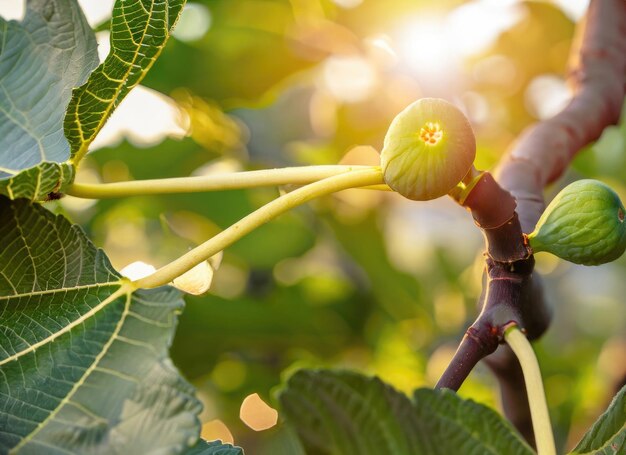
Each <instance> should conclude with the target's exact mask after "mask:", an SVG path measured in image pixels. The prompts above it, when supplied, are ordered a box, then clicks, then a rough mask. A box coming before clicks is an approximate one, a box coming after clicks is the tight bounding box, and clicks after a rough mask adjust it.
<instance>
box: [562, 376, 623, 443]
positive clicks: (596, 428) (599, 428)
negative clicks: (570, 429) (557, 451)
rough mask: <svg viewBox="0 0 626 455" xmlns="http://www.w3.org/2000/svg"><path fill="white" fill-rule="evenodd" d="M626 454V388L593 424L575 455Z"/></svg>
mask: <svg viewBox="0 0 626 455" xmlns="http://www.w3.org/2000/svg"><path fill="white" fill-rule="evenodd" d="M623 453H626V386H624V387H622V390H620V391H619V393H618V394H617V395H616V396H615V398H613V401H612V402H611V404H610V406H609V408H608V409H607V410H606V412H605V413H604V414H602V415H601V416H600V418H599V419H598V420H597V421H596V423H594V424H593V426H592V427H591V428H590V429H589V431H588V432H587V433H586V434H585V436H584V437H583V439H582V440H581V441H580V443H579V444H578V445H577V446H576V448H575V449H574V451H573V452H572V455H573V454H577V455H583V454H594V455H618V454H623Z"/></svg>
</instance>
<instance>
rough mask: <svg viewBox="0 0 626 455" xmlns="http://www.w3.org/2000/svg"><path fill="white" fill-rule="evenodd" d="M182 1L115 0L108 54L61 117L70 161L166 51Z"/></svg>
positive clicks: (80, 155) (82, 151) (76, 159)
mask: <svg viewBox="0 0 626 455" xmlns="http://www.w3.org/2000/svg"><path fill="white" fill-rule="evenodd" d="M184 4H185V0H117V1H116V2H115V7H114V9H113V19H112V22H111V53H110V54H109V56H108V57H107V58H106V60H105V61H104V62H103V63H102V64H101V65H100V66H99V67H98V68H97V69H96V70H95V71H94V72H93V73H92V74H91V76H90V77H89V80H88V81H87V82H86V83H85V84H84V85H83V86H82V87H79V88H77V89H76V90H74V93H73V95H72V100H71V102H70V105H69V106H68V109H67V115H66V117H65V135H66V137H67V138H68V140H69V142H70V144H71V148H72V162H73V163H75V164H76V163H78V162H79V161H80V160H81V159H82V158H83V156H84V155H85V154H86V153H87V149H88V147H89V144H91V142H92V141H93V140H94V139H95V137H96V135H97V134H98V132H99V131H100V130H101V129H102V127H103V126H104V123H105V122H106V120H107V119H108V118H109V116H110V115H111V113H112V112H113V110H114V109H115V108H116V107H117V105H118V104H119V103H120V102H121V101H122V99H124V97H125V96H126V95H127V94H128V92H129V91H130V90H131V89H133V87H136V86H137V85H138V84H139V83H140V82H141V80H142V79H143V78H144V76H145V75H146V73H147V72H148V70H149V69H150V68H151V67H152V65H153V64H154V62H155V61H156V59H157V57H158V56H159V54H160V53H161V51H162V50H163V48H164V47H165V44H166V42H167V40H168V38H169V36H170V32H171V31H172V29H173V28H174V25H175V24H176V21H177V20H178V17H179V16H180V13H181V11H182V9H183V6H184Z"/></svg>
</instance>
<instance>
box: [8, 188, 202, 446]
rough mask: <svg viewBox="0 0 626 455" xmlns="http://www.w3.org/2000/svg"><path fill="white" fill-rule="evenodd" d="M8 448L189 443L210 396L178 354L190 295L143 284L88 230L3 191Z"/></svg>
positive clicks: (195, 437) (193, 436)
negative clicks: (118, 266) (198, 391)
mask: <svg viewBox="0 0 626 455" xmlns="http://www.w3.org/2000/svg"><path fill="white" fill-rule="evenodd" d="M0 219H2V220H3V223H2V225H0V238H2V239H3V245H4V247H3V249H2V250H1V251H0V453H47V454H57V453H59V454H60V453H67V452H72V453H81V454H89V453H149V452H151V451H155V450H161V451H172V452H181V451H183V450H185V449H186V448H187V447H189V446H190V445H192V444H193V443H194V442H195V441H196V439H197V436H198V433H199V422H198V418H197V414H198V412H199V410H200V404H199V402H198V401H197V399H196V398H195V397H194V391H193V389H192V387H191V386H190V385H189V384H188V383H187V382H186V381H185V380H184V379H183V378H182V377H181V376H180V375H179V374H178V372H177V370H176V369H175V367H174V366H173V365H172V362H171V360H170V359H169V355H168V348H169V346H170V343H171V340H172V336H173V334H174V330H175V327H176V320H177V314H178V313H179V312H180V311H181V309H182V306H183V301H182V299H181V297H180V294H179V292H178V291H176V290H174V289H172V288H169V287H167V288H160V289H155V290H149V291H148V290H140V291H136V292H133V289H132V287H131V286H130V284H129V282H128V281H127V280H126V279H125V278H122V277H121V276H120V275H119V274H118V273H117V272H116V271H115V270H114V269H113V268H112V266H111V264H110V263H109V260H108V258H107V257H106V255H105V254H104V253H103V252H102V251H101V250H99V249H96V248H95V246H94V245H93V244H92V243H91V242H90V241H89V240H88V239H87V237H86V236H85V235H84V233H83V232H82V230H81V229H80V228H79V227H77V226H73V225H71V224H70V223H69V222H68V221H67V220H66V219H64V218H63V217H61V216H55V215H53V214H51V213H50V212H49V211H47V210H46V209H44V208H43V207H41V206H39V205H37V204H31V203H29V202H28V201H26V200H24V199H19V200H16V201H11V200H9V199H8V198H6V197H4V196H0Z"/></svg>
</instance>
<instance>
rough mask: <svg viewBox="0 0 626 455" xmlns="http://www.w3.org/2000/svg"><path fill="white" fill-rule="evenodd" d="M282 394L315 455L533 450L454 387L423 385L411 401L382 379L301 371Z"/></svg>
mask: <svg viewBox="0 0 626 455" xmlns="http://www.w3.org/2000/svg"><path fill="white" fill-rule="evenodd" d="M279 399H280V403H281V405H282V409H283V411H284V413H285V415H286V417H287V420H288V422H290V423H291V424H292V425H294V426H295V428H296V430H297V431H298V433H299V435H300V437H301V439H302V440H303V442H304V444H305V445H306V446H307V448H308V449H309V450H310V451H311V452H312V453H324V454H341V455H350V454H355V455H356V454H359V455H367V454H372V455H374V454H381V453H393V454H394V455H402V454H407V455H408V454H410V455H420V454H424V455H438V454H441V455H448V454H451V453H462V454H464V455H484V454H493V455H501V454H507V455H531V454H533V451H532V450H531V449H530V447H528V446H527V445H526V444H525V443H524V442H523V441H522V440H521V439H520V437H519V436H518V435H517V433H515V432H514V430H513V428H512V427H511V425H510V424H509V423H508V422H506V421H504V420H503V419H502V418H501V417H500V416H499V415H498V414H497V413H496V412H495V411H493V410H491V409H489V408H487V407H485V406H483V405H480V404H478V403H475V402H473V401H471V400H463V399H461V398H459V397H458V396H457V395H456V394H455V393H454V392H451V391H449V390H431V389H419V390H417V391H416V392H415V397H414V400H413V401H411V400H410V399H409V398H408V397H406V396H405V395H403V394H402V393H400V392H398V391H396V390H394V389H393V388H392V387H390V386H389V385H387V384H385V383H383V382H382V381H380V380H379V379H378V378H369V377H366V376H362V375H360V374H357V373H352V372H347V371H329V370H300V371H298V372H296V373H295V374H294V375H292V376H291V377H290V378H289V380H288V381H287V383H286V385H285V386H284V388H283V389H282V390H281V391H280V392H279Z"/></svg>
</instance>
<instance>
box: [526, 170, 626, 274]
mask: <svg viewBox="0 0 626 455" xmlns="http://www.w3.org/2000/svg"><path fill="white" fill-rule="evenodd" d="M528 239H529V241H530V246H531V247H532V249H533V251H534V252H538V251H547V252H548V253H552V254H554V255H555V256H558V257H560V258H562V259H565V260H567V261H570V262H574V263H576V264H584V265H599V264H604V263H606V262H611V261H614V260H615V259H617V258H618V257H620V256H621V255H622V253H624V250H625V249H626V224H625V223H624V206H623V205H622V202H621V201H620V199H619V196H618V195H617V194H616V193H615V191H613V190H612V189H611V188H609V187H608V186H607V185H605V184H604V183H602V182H598V181H597V180H578V181H577V182H574V183H572V184H571V185H568V186H566V187H565V188H563V190H561V192H560V193H559V194H557V195H556V197H555V198H554V199H553V200H552V202H550V205H548V207H547V208H546V210H545V211H544V212H543V215H541V218H540V219H539V221H538V222H537V226H536V227H535V230H534V231H533V232H532V233H531V234H529V235H528Z"/></svg>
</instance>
